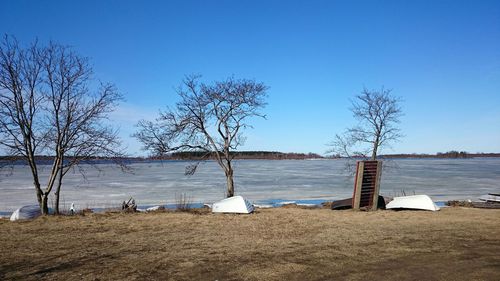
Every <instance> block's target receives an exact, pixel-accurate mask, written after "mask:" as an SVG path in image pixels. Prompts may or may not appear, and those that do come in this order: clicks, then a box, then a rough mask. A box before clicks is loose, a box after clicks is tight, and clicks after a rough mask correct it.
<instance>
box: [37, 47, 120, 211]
mask: <svg viewBox="0 0 500 281" xmlns="http://www.w3.org/2000/svg"><path fill="white" fill-rule="evenodd" d="M43 65H44V70H45V77H44V78H45V79H44V82H45V84H46V89H44V91H45V92H44V98H45V100H46V101H47V103H46V113H47V116H46V117H47V118H46V120H45V121H46V123H45V125H46V128H45V129H46V137H45V140H46V145H47V148H48V149H50V151H52V153H51V154H53V155H55V157H54V162H53V166H52V169H51V173H50V177H49V184H48V186H53V184H54V182H56V181H57V183H56V192H55V212H56V213H59V198H60V191H61V186H62V182H63V178H64V176H65V175H66V174H67V173H68V171H70V169H72V168H73V167H75V166H76V165H77V164H79V163H80V162H81V161H84V160H89V159H90V158H92V157H96V156H99V157H106V158H111V159H120V158H122V156H123V153H122V152H121V150H120V141H119V138H118V135H117V134H118V131H117V130H116V129H115V128H113V127H111V126H107V125H105V124H104V122H103V121H104V120H105V119H107V118H108V114H109V113H110V112H111V111H113V109H114V108H115V107H116V105H117V103H118V102H119V101H120V100H121V95H120V94H119V93H118V92H117V90H116V88H115V86H114V85H112V84H100V86H99V88H98V89H97V91H96V92H92V91H91V90H90V89H89V83H90V82H91V78H92V77H91V75H92V68H91V67H90V65H89V63H88V59H86V58H83V57H81V56H79V55H77V54H76V53H74V52H73V51H72V50H71V49H70V48H68V47H64V46H61V45H58V44H54V43H51V44H50V45H49V46H48V47H47V48H46V49H45V57H44V61H43ZM117 163H119V164H120V165H121V162H117Z"/></svg>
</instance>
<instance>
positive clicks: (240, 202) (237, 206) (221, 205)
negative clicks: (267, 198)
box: [212, 196, 254, 214]
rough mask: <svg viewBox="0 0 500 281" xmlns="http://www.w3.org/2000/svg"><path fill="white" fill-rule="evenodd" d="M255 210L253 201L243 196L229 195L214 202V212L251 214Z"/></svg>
mask: <svg viewBox="0 0 500 281" xmlns="http://www.w3.org/2000/svg"><path fill="white" fill-rule="evenodd" d="M253 211H254V207H253V205H252V203H250V201H248V200H246V199H245V198H243V197H241V196H233V197H229V198H226V199H222V200H220V201H217V202H215V203H213V204H212V213H238V214H249V213H251V212H253Z"/></svg>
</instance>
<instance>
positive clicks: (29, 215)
mask: <svg viewBox="0 0 500 281" xmlns="http://www.w3.org/2000/svg"><path fill="white" fill-rule="evenodd" d="M40 215H42V212H41V211H40V206H38V205H28V206H23V207H21V208H19V209H17V210H15V211H14V213H12V215H11V216H10V220H11V221H17V220H29V219H34V218H36V217H38V216H40Z"/></svg>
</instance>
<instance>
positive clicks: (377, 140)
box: [371, 134, 380, 160]
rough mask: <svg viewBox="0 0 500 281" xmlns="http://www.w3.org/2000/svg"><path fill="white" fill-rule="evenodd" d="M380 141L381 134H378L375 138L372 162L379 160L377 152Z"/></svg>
mask: <svg viewBox="0 0 500 281" xmlns="http://www.w3.org/2000/svg"><path fill="white" fill-rule="evenodd" d="M379 139H380V138H379V134H377V137H376V138H375V141H374V142H373V150H372V158H371V160H377V150H378V143H379Z"/></svg>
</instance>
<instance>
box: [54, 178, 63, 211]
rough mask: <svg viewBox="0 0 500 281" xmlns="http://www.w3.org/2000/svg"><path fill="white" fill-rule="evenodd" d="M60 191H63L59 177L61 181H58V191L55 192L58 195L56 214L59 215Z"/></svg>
mask: <svg viewBox="0 0 500 281" xmlns="http://www.w3.org/2000/svg"><path fill="white" fill-rule="evenodd" d="M59 192H61V179H59V182H58V183H57V188H56V193H55V194H54V195H55V196H56V201H55V206H54V214H56V215H59V194H60V193H59Z"/></svg>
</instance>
